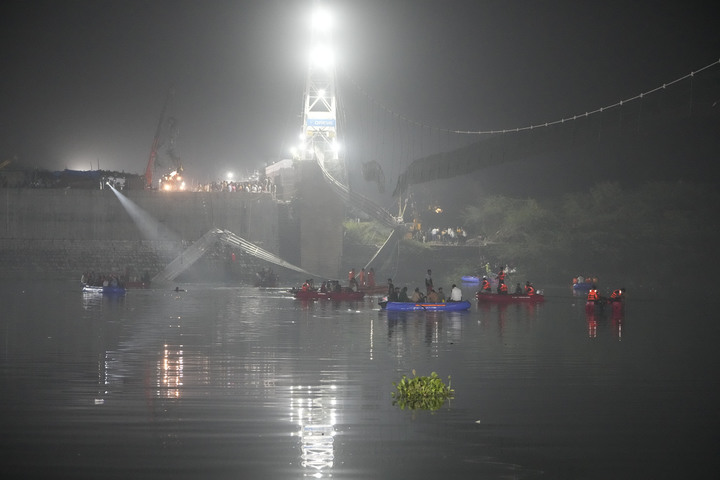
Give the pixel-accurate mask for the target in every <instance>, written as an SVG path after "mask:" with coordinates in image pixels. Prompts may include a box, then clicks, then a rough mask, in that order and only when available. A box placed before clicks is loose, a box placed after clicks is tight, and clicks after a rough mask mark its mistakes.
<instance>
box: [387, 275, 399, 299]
mask: <svg viewBox="0 0 720 480" xmlns="http://www.w3.org/2000/svg"><path fill="white" fill-rule="evenodd" d="M394 293H395V285H393V283H392V278H388V290H387V294H388V298H390V297H391V296H392V295H393V294H394ZM396 301H397V300H396Z"/></svg>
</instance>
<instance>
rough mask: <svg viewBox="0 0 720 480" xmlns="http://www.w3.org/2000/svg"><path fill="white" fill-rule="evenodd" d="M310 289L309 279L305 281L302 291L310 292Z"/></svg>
mask: <svg viewBox="0 0 720 480" xmlns="http://www.w3.org/2000/svg"><path fill="white" fill-rule="evenodd" d="M310 288H311V287H310V279H307V280H305V283H303V284H302V287H301V288H300V290H302V291H303V292H307V291H308V290H310Z"/></svg>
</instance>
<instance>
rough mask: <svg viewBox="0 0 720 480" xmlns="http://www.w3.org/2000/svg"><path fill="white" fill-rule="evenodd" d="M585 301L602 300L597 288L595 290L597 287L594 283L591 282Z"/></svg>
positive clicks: (596, 301)
mask: <svg viewBox="0 0 720 480" xmlns="http://www.w3.org/2000/svg"><path fill="white" fill-rule="evenodd" d="M587 301H588V302H593V303H600V302H601V301H602V297H601V296H600V293H598V290H597V287H596V286H595V284H593V285H592V286H591V287H590V290H588V294H587Z"/></svg>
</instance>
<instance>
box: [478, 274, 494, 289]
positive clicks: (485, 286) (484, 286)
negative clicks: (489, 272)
mask: <svg viewBox="0 0 720 480" xmlns="http://www.w3.org/2000/svg"><path fill="white" fill-rule="evenodd" d="M480 291H481V292H483V293H492V286H491V285H490V281H489V280H488V279H487V277H486V276H483V278H482V284H481V285H480Z"/></svg>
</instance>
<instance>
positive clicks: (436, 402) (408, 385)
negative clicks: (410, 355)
mask: <svg viewBox="0 0 720 480" xmlns="http://www.w3.org/2000/svg"><path fill="white" fill-rule="evenodd" d="M412 373H413V378H410V379H409V378H407V376H405V375H403V376H402V378H401V379H400V382H393V385H394V386H395V387H396V388H397V391H395V392H393V393H392V396H393V398H394V399H395V400H393V405H398V406H399V407H400V408H401V409H402V410H405V409H406V408H408V409H410V410H416V409H421V410H437V409H439V408H440V407H442V406H443V404H444V403H445V400H447V399H452V398H453V397H454V394H455V390H453V389H452V388H451V382H450V376H448V384H447V385H445V383H443V381H442V379H441V378H440V377H438V374H437V373H435V372H432V373H431V374H430V376H429V377H418V376H417V374H416V373H415V370H413V371H412Z"/></svg>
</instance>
